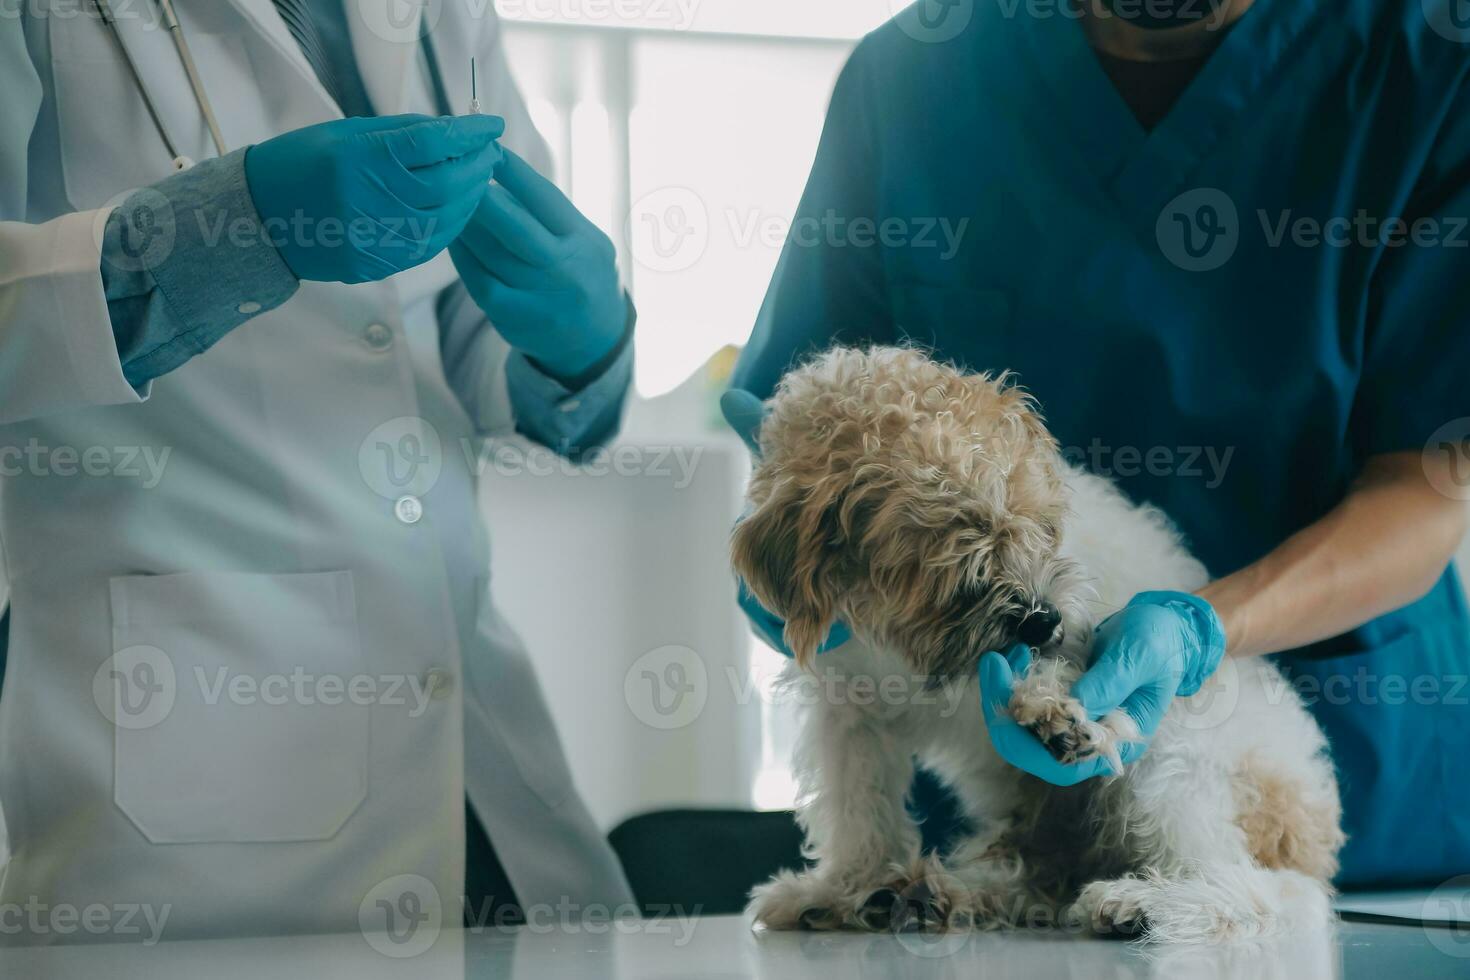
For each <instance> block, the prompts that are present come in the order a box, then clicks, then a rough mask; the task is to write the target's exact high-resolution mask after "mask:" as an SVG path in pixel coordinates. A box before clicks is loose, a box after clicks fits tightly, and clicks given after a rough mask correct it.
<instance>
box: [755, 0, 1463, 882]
mask: <svg viewBox="0 0 1470 980" xmlns="http://www.w3.org/2000/svg"><path fill="white" fill-rule="evenodd" d="M1430 2H1431V3H1432V2H1435V0H1430ZM1035 8H1036V11H1037V12H1038V13H1037V15H1035V16H1028V15H1027V13H1026V11H1028V10H1029V9H1031V7H1029V6H1028V5H1026V4H1020V5H1011V4H986V3H977V4H974V5H973V8H972V12H971V19H970V21H969V22H968V23H967V24H966V25H965V26H964V28H963V30H960V31H958V33H955V32H953V31H945V32H943V33H941V34H936V33H935V30H936V29H935V28H934V25H933V24H932V23H930V22H926V21H921V20H918V19H916V16H915V14H914V13H913V11H912V9H911V11H910V12H909V13H907V14H904V15H900V17H899V18H897V19H896V20H895V21H893V22H891V23H889V24H888V25H886V26H885V27H883V28H881V29H880V30H878V31H877V32H875V33H874V34H872V35H870V36H869V37H868V38H866V39H865V40H864V41H863V42H862V44H861V45H860V46H859V48H858V50H857V51H856V52H855V54H854V56H853V58H852V59H851V61H850V62H849V64H848V65H847V67H846V68H845V69H844V71H843V73H842V75H841V77H840V79H839V81H838V84H837V87H836V90H835V92H834V94H833V99H832V105H831V109H830V111H829V114H828V119H827V125H826V129H825V132H824V134H823V138H822V143H821V147H820V149H819V151H818V155H817V160H816V162H815V164H814V167H813V170H812V175H811V179H810V182H809V184H808V186H807V190H806V193H805V195H804V196H803V199H802V202H801V205H800V208H799V211H798V214H797V217H796V222H795V223H794V225H793V235H792V238H791V240H790V241H789V242H788V245H787V247H786V250H785V252H784V254H783V256H782V259H781V261H780V263H779V265H778V267H777V270H776V273H775V275H774V277H773V280H772V284H771V288H770V292H769V294H768V297H767V300H766V303H765V305H764V307H763V309H762V311H761V314H760V317H759V320H758V323H757V326H756V329H755V332H754V334H753V335H752V337H751V340H750V344H749V346H748V348H747V350H746V352H745V354H744V356H743V357H742V359H741V362H740V365H739V367H738V369H737V372H736V376H735V379H734V383H735V384H736V385H737V386H738V387H742V388H746V389H748V390H751V391H753V392H755V393H756V394H757V395H760V396H762V397H764V396H766V395H769V394H770V392H771V391H772V389H773V388H774V386H775V384H776V382H777V380H778V379H779V377H780V376H781V374H782V373H784V371H785V370H786V369H788V368H789V367H790V366H791V365H792V364H793V362H795V361H798V360H800V359H801V358H802V357H804V356H807V355H809V354H810V353H812V352H813V351H816V350H820V349H822V348H825V347H827V346H830V345H831V344H833V343H854V344H864V343H875V342H876V343H904V342H908V343H918V344H922V345H926V346H929V347H932V348H933V349H934V350H935V351H936V352H937V353H938V354H939V355H941V356H943V357H945V358H949V359H953V360H955V361H957V362H959V363H961V364H964V365H966V366H968V367H969V368H972V369H975V370H988V371H1000V370H1012V371H1015V372H1016V373H1017V374H1018V376H1019V380H1020V382H1021V383H1022V384H1024V385H1025V386H1026V387H1027V388H1029V389H1030V390H1031V391H1032V392H1033V393H1034V394H1035V395H1036V396H1037V398H1038V399H1039V401H1040V403H1041V405H1042V408H1043V410H1044V411H1045V413H1046V415H1047V418H1048V422H1049V424H1050V426H1051V428H1052V430H1053V432H1054V433H1055V434H1056V436H1057V438H1058V440H1059V442H1060V443H1061V445H1062V446H1063V447H1064V450H1065V452H1066V454H1067V456H1068V458H1069V459H1071V460H1073V461H1074V462H1076V463H1078V464H1079V465H1082V466H1086V467H1088V468H1090V469H1092V470H1094V471H1095V472H1099V473H1101V474H1103V475H1106V476H1110V477H1112V478H1114V479H1116V480H1117V482H1118V483H1119V484H1120V485H1121V486H1122V488H1123V489H1124V490H1125V491H1126V492H1127V493H1129V494H1130V495H1131V496H1132V497H1133V498H1134V499H1136V500H1140V501H1149V502H1151V503H1154V504H1156V505H1158V506H1159V507H1161V508H1162V509H1163V510H1164V511H1165V512H1166V513H1168V514H1169V516H1170V517H1171V518H1173V520H1174V521H1175V522H1176V523H1177V524H1178V525H1179V526H1180V528H1181V529H1182V530H1183V532H1184V533H1185V535H1186V536H1187V538H1188V539H1189V542H1190V544H1191V546H1192V547H1193V549H1194V550H1195V552H1196V553H1197V554H1199V556H1200V557H1201V558H1202V559H1203V560H1204V561H1205V562H1206V564H1207V565H1208V566H1209V568H1210V570H1211V571H1212V573H1213V574H1215V575H1225V574H1228V573H1230V572H1233V571H1235V570H1237V569H1239V568H1241V567H1243V566H1245V565H1247V564H1249V563H1251V562H1253V561H1256V560H1258V559H1260V558H1261V557H1263V556H1264V555H1265V554H1267V553H1268V552H1269V551H1271V550H1272V549H1274V548H1275V547H1277V546H1278V545H1280V544H1281V543H1282V542H1283V541H1284V540H1285V539H1286V538H1287V537H1289V536H1290V535H1291V534H1293V533H1294V532H1296V531H1298V530H1300V529H1302V528H1303V527H1305V526H1307V525H1308V524H1310V523H1312V522H1313V521H1315V520H1317V519H1319V518H1321V517H1322V516H1323V515H1324V514H1325V513H1326V512H1327V511H1328V510H1330V509H1331V508H1332V507H1333V506H1335V505H1336V504H1337V503H1338V502H1340V501H1341V500H1342V498H1343V497H1344V495H1345V494H1346V493H1347V491H1348V488H1349V485H1350V482H1351V480H1352V479H1353V478H1354V476H1355V475H1356V474H1357V473H1358V472H1359V471H1360V470H1361V467H1362V465H1363V462H1364V460H1365V459H1366V458H1367V457H1368V456H1371V455H1374V454H1378V453H1387V452H1397V451H1413V452H1421V451H1425V450H1426V447H1430V449H1431V450H1432V448H1433V447H1434V446H1435V445H1437V444H1438V443H1437V441H1436V440H1437V438H1438V436H1437V433H1443V432H1447V431H1458V430H1457V429H1455V426H1456V425H1460V426H1461V427H1462V428H1464V430H1465V431H1464V432H1463V433H1461V436H1470V383H1467V382H1466V380H1465V379H1466V378H1467V377H1470V248H1465V247H1460V245H1461V244H1466V243H1470V235H1467V233H1466V232H1465V228H1464V225H1463V223H1462V222H1461V221H1460V218H1461V216H1467V215H1470V89H1467V81H1466V80H1467V76H1470V30H1467V31H1466V37H1465V41H1464V42H1462V41H1458V40H1455V39H1453V38H1451V37H1447V36H1445V32H1444V31H1443V30H1442V29H1441V30H1436V29H1435V28H1434V27H1433V26H1431V22H1430V21H1429V20H1426V19H1425V18H1424V16H1423V14H1422V9H1421V4H1420V3H1418V2H1415V3H1406V2H1390V0H1333V2H1331V3H1328V2H1326V0H1257V2H1256V3H1255V4H1254V6H1253V7H1252V8H1251V9H1250V10H1249V11H1248V12H1247V13H1246V14H1245V15H1244V16H1243V17H1242V18H1241V19H1240V20H1239V21H1238V22H1237V23H1236V24H1235V25H1234V26H1233V27H1232V28H1231V30H1230V32H1229V34H1228V35H1227V36H1226V37H1225V38H1224V39H1223V40H1222V41H1221V43H1220V44H1219V46H1218V48H1217V49H1216V50H1215V51H1214V53H1213V54H1212V55H1211V57H1210V58H1209V60H1208V61H1207V62H1206V63H1205V64H1204V66H1203V68H1202V69H1201V71H1200V73H1199V75H1198V76H1197V77H1196V78H1195V79H1194V81H1193V83H1192V84H1191V85H1190V86H1189V87H1188V88H1187V89H1186V90H1185V91H1184V92H1183V93H1182V95H1181V96H1180V97H1179V99H1178V101H1177V102H1176V104H1175V105H1174V107H1173V109H1172V110H1171V111H1170V112H1169V113H1168V114H1167V116H1166V117H1165V118H1164V119H1163V120H1162V121H1161V122H1160V123H1159V125H1158V126H1157V127H1155V128H1154V129H1153V130H1152V131H1148V130H1146V129H1145V128H1144V127H1143V126H1142V125H1140V123H1139V122H1138V120H1137V119H1136V118H1135V116H1134V115H1133V113H1132V112H1131V111H1130V109H1129V107H1128V105H1127V104H1126V103H1125V102H1124V100H1123V99H1122V98H1121V97H1120V96H1119V94H1118V92H1117V91H1116V90H1115V88H1114V87H1113V85H1112V84H1111V82H1110V81H1109V79H1108V77H1107V74H1106V73H1105V72H1104V70H1103V68H1102V66H1101V65H1100V63H1099V61H1098V59H1097V56H1096V55H1095V53H1094V52H1093V51H1092V49H1091V48H1090V47H1089V45H1088V43H1087V40H1086V38H1085V36H1084V32H1083V30H1082V28H1081V26H1080V25H1079V23H1078V22H1077V19H1076V17H1075V16H1071V15H1066V14H1063V13H1061V12H1060V9H1065V5H1060V9H1059V6H1058V5H1035ZM950 9H951V10H960V9H971V8H969V6H968V5H959V6H957V7H954V8H950ZM1043 9H1048V10H1050V11H1051V14H1050V15H1049V16H1043V15H1041V14H1040V11H1042V10H1043ZM1013 10H1014V11H1018V13H1015V14H1014V15H1013V16H1007V14H1008V12H1011V11H1013ZM952 16H961V15H960V14H952ZM1359 213H1362V214H1364V215H1367V216H1369V217H1370V218H1376V219H1377V224H1376V225H1375V226H1374V227H1376V228H1377V230H1378V236H1379V239H1380V240H1377V241H1375V240H1373V239H1372V238H1371V236H1369V237H1364V238H1362V240H1359V239H1360V236H1361V235H1362V233H1361V232H1360V231H1358V230H1357V228H1356V227H1355V226H1351V225H1350V226H1349V227H1348V229H1347V231H1343V226H1344V219H1347V220H1348V221H1349V222H1351V219H1353V218H1355V216H1357V215H1358V214H1359ZM1399 217H1402V218H1404V219H1406V220H1407V221H1409V222H1414V221H1420V222H1434V223H1435V227H1436V228H1437V229H1438V235H1439V238H1438V239H1437V240H1436V241H1435V242H1434V243H1432V244H1428V243H1425V242H1423V241H1419V240H1410V241H1403V242H1400V243H1398V244H1388V243H1385V242H1384V241H1382V240H1381V239H1384V238H1392V236H1391V234H1390V232H1391V230H1392V229H1393V228H1395V227H1396V226H1394V225H1392V219H1395V218H1399ZM1302 219H1306V220H1307V221H1308V222H1309V223H1310V222H1315V225H1316V227H1317V228H1318V235H1317V240H1316V241H1315V242H1314V240H1313V239H1312V236H1311V235H1310V234H1309V233H1303V230H1302V229H1303V225H1302ZM1311 227H1312V226H1311V225H1310V224H1308V225H1307V226H1306V229H1307V232H1310V229H1311ZM812 228H820V229H823V230H822V231H821V233H812V232H811V229H812ZM1457 235H1458V236H1460V237H1459V238H1456V237H1455V236H1457ZM1344 236H1349V237H1344ZM1401 237H1407V236H1401ZM1446 427H1448V428H1446ZM1458 438H1459V436H1456V437H1455V439H1458ZM1453 489H1454V488H1451V490H1452V491H1453ZM1467 496H1470V492H1467ZM1280 659H1281V662H1282V664H1283V665H1284V666H1285V667H1286V669H1287V671H1288V673H1289V674H1290V675H1291V677H1292V679H1293V681H1294V683H1296V684H1297V686H1298V689H1299V690H1300V691H1301V692H1302V694H1303V696H1304V697H1305V698H1306V700H1307V701H1308V703H1309V704H1310V706H1311V708H1312V710H1313V712H1314V713H1315V714H1316V716H1317V718H1318V719H1319V720H1320V721H1321V723H1322V725H1323V727H1324V728H1325V730H1326V731H1327V734H1328V736H1329V738H1330V740H1331V742H1332V745H1333V751H1334V758H1335V759H1336V762H1337V765H1338V768H1339V772H1340V775H1341V779H1342V787H1343V794H1344V801H1345V810H1346V818H1345V819H1346V824H1347V829H1348V832H1349V834H1350V842H1349V844H1348V846H1347V850H1346V851H1345V852H1344V856H1343V860H1344V867H1343V873H1342V876H1341V878H1340V881H1341V882H1343V883H1354V882H1367V881H1373V882H1409V881H1413V882H1423V881H1437V880H1441V879H1442V878H1444V877H1446V876H1448V875H1450V874H1453V873H1459V872H1464V871H1470V780H1465V779H1463V778H1462V777H1461V776H1460V775H1459V774H1458V760H1457V759H1456V758H1454V757H1453V755H1452V753H1454V752H1456V751H1457V747H1459V746H1464V745H1467V744H1470V704H1467V701H1466V699H1467V698H1470V690H1466V689H1464V687H1463V685H1462V686H1461V687H1460V688H1459V689H1457V688H1456V684H1457V683H1458V681H1457V679H1463V678H1464V677H1465V675H1466V674H1467V673H1470V615H1467V611H1466V603H1465V598H1464V593H1463V591H1462V589H1461V587H1460V585H1459V582H1458V580H1457V578H1456V576H1455V574H1454V572H1453V570H1451V571H1448V572H1446V574H1445V576H1444V577H1443V578H1442V579H1441V581H1440V582H1439V583H1438V584H1437V585H1435V587H1434V588H1433V589H1432V590H1431V591H1430V592H1429V594H1428V595H1426V596H1425V597H1424V598H1423V599H1421V600H1419V601H1418V602H1416V603H1413V604H1412V605H1410V606H1408V607H1406V608H1404V609H1401V610H1398V611H1396V612H1394V613H1391V614H1389V615H1387V616H1384V617H1382V618H1380V619H1377V620H1374V621H1373V622H1370V623H1368V624H1366V625H1364V626H1362V627H1360V628H1359V629H1356V630H1354V631H1352V632H1350V633H1348V634H1346V635H1344V636H1341V637H1337V638H1334V639H1332V640H1330V641H1327V642H1324V643H1320V644H1317V645H1315V646H1314V647H1312V648H1310V649H1307V650H1299V651H1294V652H1292V653H1290V654H1285V655H1282V657H1281V658H1280ZM1416 683H1418V685H1419V687H1418V690H1419V691H1420V695H1417V696H1415V695H1408V694H1405V693H1404V690H1405V688H1408V689H1413V687H1414V685H1415V684H1416ZM1426 692H1427V693H1426Z"/></svg>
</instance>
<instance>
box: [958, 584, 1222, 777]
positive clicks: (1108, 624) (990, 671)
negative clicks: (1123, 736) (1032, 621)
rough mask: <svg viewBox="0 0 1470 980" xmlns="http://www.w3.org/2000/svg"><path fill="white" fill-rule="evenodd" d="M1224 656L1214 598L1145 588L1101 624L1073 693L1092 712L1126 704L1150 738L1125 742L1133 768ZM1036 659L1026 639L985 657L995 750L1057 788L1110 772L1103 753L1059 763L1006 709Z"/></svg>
mask: <svg viewBox="0 0 1470 980" xmlns="http://www.w3.org/2000/svg"><path fill="white" fill-rule="evenodd" d="M1224 656H1225V627H1224V626H1223V625H1222V624H1221V622H1220V617H1219V616H1218V615H1217V614H1216V613H1215V610H1214V608H1213V607H1212V606H1211V605H1210V604H1209V603H1208V602H1207V601H1205V600H1204V599H1201V598H1200V597H1199V596H1196V595H1189V594H1187V593H1183V592H1141V593H1139V594H1138V595H1136V596H1134V597H1133V600H1132V601H1131V602H1129V603H1128V605H1126V606H1124V607H1123V608H1122V609H1120V610H1119V611H1118V612H1116V613H1114V614H1113V615H1111V616H1109V617H1108V618H1107V619H1105V620H1103V622H1102V625H1101V626H1099V627H1098V629H1097V635H1096V637H1095V639H1094V641H1093V653H1092V665H1091V666H1090V667H1089V668H1088V669H1087V673H1085V674H1083V675H1082V677H1081V678H1079V679H1078V681H1077V683H1076V684H1074V685H1073V686H1072V694H1073V696H1074V697H1076V698H1077V700H1079V701H1081V702H1082V705H1083V707H1085V708H1086V709H1087V713H1088V716H1089V717H1091V718H1094V719H1096V718H1101V717H1103V716H1104V715H1106V714H1108V713H1109V712H1111V711H1113V710H1115V709H1117V708H1122V709H1123V710H1124V711H1126V712H1127V713H1128V715H1129V717H1131V718H1132V719H1133V721H1134V723H1135V724H1136V725H1137V726H1138V730H1139V732H1140V733H1141V734H1142V736H1143V741H1141V742H1133V743H1129V744H1126V745H1124V746H1123V747H1122V749H1121V755H1122V762H1123V764H1124V765H1125V766H1126V765H1128V764H1129V763H1131V762H1133V761H1135V760H1137V759H1138V758H1139V757H1140V756H1142V755H1143V753H1144V752H1145V751H1146V750H1147V749H1148V740H1149V739H1151V738H1152V737H1153V734H1154V732H1156V731H1158V728H1159V723H1160V722H1161V721H1163V718H1164V714H1165V712H1167V711H1168V710H1169V705H1170V704H1172V703H1173V701H1174V698H1175V697H1176V696H1178V697H1189V696H1191V695H1193V694H1195V693H1196V692H1198V691H1199V689H1200V687H1201V686H1202V685H1203V684H1204V682H1205V681H1206V680H1208V679H1209V677H1210V675H1211V674H1213V673H1214V672H1215V669H1216V668H1217V667H1219V666H1220V660H1221V659H1222V658H1223V657H1224ZM1030 663H1031V655H1030V651H1029V650H1028V649H1027V647H1026V646H1025V645H1024V644H1022V645H1019V646H1017V647H1015V648H1013V649H1012V650H1010V651H1009V652H1008V653H1006V654H1005V655H1004V656H1003V655H1001V654H999V653H987V654H986V655H985V656H984V657H983V658H981V660H980V703H981V706H982V708H983V710H984V712H985V724H986V727H987V728H988V729H989V732H990V741H991V743H992V744H993V745H994V746H995V750H996V751H997V752H998V753H1000V756H1001V758H1003V759H1005V760H1006V761H1007V762H1009V763H1010V764H1011V765H1013V766H1015V767H1016V768H1018V769H1024V770H1025V771H1026V772H1029V773H1030V774H1031V775H1033V776H1036V777H1038V778H1040V779H1044V780H1046V781H1047V782H1049V783H1053V784H1055V785H1057V786H1071V785H1074V784H1076V783H1080V782H1083V781H1084V780H1087V779H1091V778H1092V777H1093V776H1099V775H1104V774H1107V773H1109V771H1110V770H1109V764H1108V761H1107V760H1106V759H1102V758H1095V759H1085V760H1083V761H1081V762H1077V763H1073V764H1064V763H1061V762H1058V761H1057V760H1056V759H1054V758H1053V757H1052V755H1051V753H1050V752H1048V751H1047V749H1046V747H1045V746H1044V745H1042V744H1041V740H1040V739H1038V738H1037V737H1036V736H1035V735H1034V734H1032V733H1031V732H1030V731H1027V730H1026V729H1024V728H1022V727H1021V726H1020V725H1018V724H1017V723H1016V722H1015V721H1014V720H1012V719H1011V718H1010V716H1009V715H1008V714H1007V713H1006V705H1007V703H1008V702H1009V701H1010V699H1011V687H1012V686H1013V685H1014V684H1015V681H1016V678H1017V677H1020V676H1024V675H1025V673H1026V670H1027V668H1028V667H1029V666H1030Z"/></svg>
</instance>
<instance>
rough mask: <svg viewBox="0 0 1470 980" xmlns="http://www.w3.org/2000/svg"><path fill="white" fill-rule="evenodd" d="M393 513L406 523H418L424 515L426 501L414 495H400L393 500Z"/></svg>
mask: <svg viewBox="0 0 1470 980" xmlns="http://www.w3.org/2000/svg"><path fill="white" fill-rule="evenodd" d="M393 514H394V516H396V517H397V518H398V519H399V520H400V521H402V522H403V523H405V524H417V523H418V522H419V521H420V520H421V519H422V518H423V516H424V503H423V501H421V500H419V498H417V497H414V496H408V497H399V498H398V499H397V500H395V501H394V502H393Z"/></svg>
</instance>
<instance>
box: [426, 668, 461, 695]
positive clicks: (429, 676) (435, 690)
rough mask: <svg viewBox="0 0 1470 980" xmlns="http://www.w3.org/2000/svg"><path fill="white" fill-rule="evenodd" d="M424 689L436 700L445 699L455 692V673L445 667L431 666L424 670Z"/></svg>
mask: <svg viewBox="0 0 1470 980" xmlns="http://www.w3.org/2000/svg"><path fill="white" fill-rule="evenodd" d="M423 682H424V690H425V691H427V692H428V693H429V697H431V698H433V699H434V700H435V701H443V700H444V699H445V698H447V697H449V695H451V694H453V693H454V675H453V674H451V673H450V672H449V671H447V670H445V669H444V668H443V667H431V668H429V669H428V670H426V671H424V677H423Z"/></svg>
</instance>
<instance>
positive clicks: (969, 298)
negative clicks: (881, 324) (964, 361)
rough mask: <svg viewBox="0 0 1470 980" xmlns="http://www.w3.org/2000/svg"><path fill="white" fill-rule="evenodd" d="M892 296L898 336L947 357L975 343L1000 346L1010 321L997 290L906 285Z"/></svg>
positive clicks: (1004, 297) (1007, 306)
mask: <svg viewBox="0 0 1470 980" xmlns="http://www.w3.org/2000/svg"><path fill="white" fill-rule="evenodd" d="M893 294H894V310H893V315H894V321H895V323H896V325H897V327H898V329H899V332H900V333H901V334H902V335H903V336H904V337H905V338H906V339H908V340H910V341H912V342H914V343H916V344H920V345H922V346H924V347H929V348H932V349H935V350H938V351H941V352H945V353H946V355H947V356H959V355H960V354H961V353H963V352H964V351H966V350H969V349H972V345H974V344H976V343H977V341H978V342H980V343H982V344H984V343H986V342H987V341H995V342H999V341H1000V340H1002V339H1003V338H1004V336H1005V332H1006V331H1005V328H1006V326H1007V325H1008V324H1009V323H1010V320H1011V301H1010V297H1009V296H1007V295H1006V293H1005V292H1004V291H1002V290H999V289H979V288H975V287H971V286H957V285H935V284H931V283H923V282H916V281H906V282H899V283H897V284H896V285H895V287H894V290H893ZM950 352H952V353H950Z"/></svg>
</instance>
